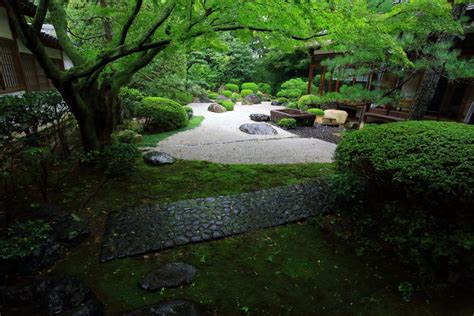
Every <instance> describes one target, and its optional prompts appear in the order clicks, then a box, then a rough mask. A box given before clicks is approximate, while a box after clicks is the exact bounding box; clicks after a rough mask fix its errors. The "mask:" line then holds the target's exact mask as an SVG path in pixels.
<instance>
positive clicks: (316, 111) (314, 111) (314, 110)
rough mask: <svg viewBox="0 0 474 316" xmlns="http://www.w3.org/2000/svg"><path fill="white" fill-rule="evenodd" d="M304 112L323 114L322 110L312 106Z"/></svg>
mask: <svg viewBox="0 0 474 316" xmlns="http://www.w3.org/2000/svg"><path fill="white" fill-rule="evenodd" d="M306 112H308V113H311V114H314V115H316V116H324V110H321V109H316V108H313V109H308V111H306Z"/></svg>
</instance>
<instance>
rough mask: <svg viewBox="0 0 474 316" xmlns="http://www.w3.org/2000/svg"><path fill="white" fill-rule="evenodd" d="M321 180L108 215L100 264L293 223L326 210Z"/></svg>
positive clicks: (324, 189)
mask: <svg viewBox="0 0 474 316" xmlns="http://www.w3.org/2000/svg"><path fill="white" fill-rule="evenodd" d="M325 197H326V184H325V182H324V181H323V180H317V181H314V182H308V183H302V184H296V185H290V186H284V187H276V188H271V189H267V190H262V191H257V192H250V193H243V194H239V195H231V196H219V197H215V198H201V199H194V200H183V201H178V202H174V203H169V204H163V205H146V206H140V207H135V208H128V209H124V210H122V211H119V212H116V213H112V214H110V215H109V219H108V223H107V227H106V231H105V234H104V238H103V240H102V252H101V258H100V259H101V261H102V262H105V261H109V260H112V259H116V258H124V257H127V256H133V255H138V254H144V253H147V252H151V251H159V250H162V249H166V248H171V247H174V246H178V245H186V244H189V243H195V242H201V241H206V240H212V239H217V238H222V237H226V236H231V235H235V234H240V233H244V232H247V231H251V230H254V229H260V228H267V227H272V226H277V225H282V224H286V223H290V222H295V221H298V220H301V219H305V218H308V217H309V216H312V215H316V214H319V213H322V212H325V211H326V209H325V202H324V200H325Z"/></svg>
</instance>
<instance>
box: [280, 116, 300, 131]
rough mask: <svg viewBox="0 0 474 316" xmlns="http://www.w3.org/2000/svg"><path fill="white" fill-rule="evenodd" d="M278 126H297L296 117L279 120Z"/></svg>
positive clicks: (287, 127)
mask: <svg viewBox="0 0 474 316" xmlns="http://www.w3.org/2000/svg"><path fill="white" fill-rule="evenodd" d="M277 124H278V126H280V127H283V128H286V129H294V128H296V120H295V119H294V118H284V119H281V120H279V121H278V123H277Z"/></svg>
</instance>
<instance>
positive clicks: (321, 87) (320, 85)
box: [318, 66, 326, 95]
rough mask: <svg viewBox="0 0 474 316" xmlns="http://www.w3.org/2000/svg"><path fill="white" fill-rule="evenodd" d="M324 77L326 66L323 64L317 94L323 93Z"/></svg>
mask: <svg viewBox="0 0 474 316" xmlns="http://www.w3.org/2000/svg"><path fill="white" fill-rule="evenodd" d="M325 77H326V66H323V67H322V69H321V74H320V77H319V89H318V94H319V95H323V94H324V79H325Z"/></svg>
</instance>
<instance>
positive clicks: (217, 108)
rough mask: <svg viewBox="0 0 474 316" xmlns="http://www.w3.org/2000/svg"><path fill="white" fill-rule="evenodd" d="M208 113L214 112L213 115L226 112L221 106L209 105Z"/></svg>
mask: <svg viewBox="0 0 474 316" xmlns="http://www.w3.org/2000/svg"><path fill="white" fill-rule="evenodd" d="M207 110H208V111H210V112H214V113H224V112H227V110H226V108H225V107H223V106H222V105H220V104H217V103H212V104H211V105H209V107H208V108H207Z"/></svg>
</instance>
